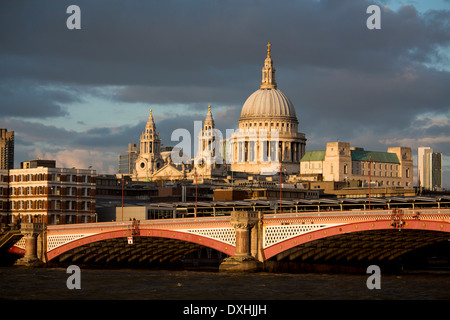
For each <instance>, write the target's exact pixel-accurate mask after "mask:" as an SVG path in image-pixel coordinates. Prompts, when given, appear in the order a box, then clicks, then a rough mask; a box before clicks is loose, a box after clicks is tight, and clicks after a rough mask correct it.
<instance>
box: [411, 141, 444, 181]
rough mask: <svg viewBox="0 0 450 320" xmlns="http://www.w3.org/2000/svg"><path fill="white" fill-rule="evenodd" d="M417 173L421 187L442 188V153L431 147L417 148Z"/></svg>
mask: <svg viewBox="0 0 450 320" xmlns="http://www.w3.org/2000/svg"><path fill="white" fill-rule="evenodd" d="M417 163H418V165H417V173H418V175H417V176H418V181H417V184H418V186H419V188H423V189H427V190H436V189H440V188H442V153H439V152H433V149H431V148H430V147H419V148H418V149H417Z"/></svg>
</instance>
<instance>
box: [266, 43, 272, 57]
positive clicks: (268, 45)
mask: <svg viewBox="0 0 450 320" xmlns="http://www.w3.org/2000/svg"><path fill="white" fill-rule="evenodd" d="M271 45H272V44H271V43H270V42H267V58H270V46H271Z"/></svg>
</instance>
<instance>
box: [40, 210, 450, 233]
mask: <svg viewBox="0 0 450 320" xmlns="http://www.w3.org/2000/svg"><path fill="white" fill-rule="evenodd" d="M394 212H395V209H390V210H350V211H321V212H313V211H311V212H297V213H277V214H273V213H272V214H264V216H263V219H267V220H271V219H282V218H305V217H308V218H321V219H323V218H330V219H333V218H334V219H339V217H347V218H352V217H353V218H357V217H366V218H369V217H370V218H374V219H383V220H389V219H391V218H392V215H393V213H394ZM402 212H403V219H411V218H419V219H425V218H428V219H433V220H435V219H444V218H445V219H449V220H450V209H437V208H432V209H402ZM229 219H230V216H219V217H217V216H216V217H196V218H195V217H192V218H174V219H151V220H140V222H139V224H140V228H142V227H146V226H154V227H155V226H162V225H169V224H173V225H177V224H179V225H181V224H186V223H194V224H195V223H202V222H206V221H207V222H226V221H229ZM132 223H133V221H112V222H97V223H81V224H63V225H48V226H47V230H48V231H49V232H51V231H57V230H61V231H62V230H66V231H69V230H71V229H80V228H82V229H83V230H85V231H86V232H89V229H99V228H101V229H122V228H123V229H127V228H129V226H131V225H132Z"/></svg>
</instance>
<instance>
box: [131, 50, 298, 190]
mask: <svg viewBox="0 0 450 320" xmlns="http://www.w3.org/2000/svg"><path fill="white" fill-rule="evenodd" d="M270 46H271V44H270V43H268V45H267V57H266V59H265V61H264V66H263V69H262V81H261V84H260V89H259V90H257V91H255V92H254V93H253V94H251V95H250V96H249V97H248V99H247V100H246V101H245V103H244V105H243V107H242V111H241V116H240V119H239V122H238V125H239V129H238V130H237V131H236V132H234V133H233V134H232V135H231V137H226V138H223V136H222V134H216V133H217V130H218V129H217V128H215V123H214V119H213V115H212V112H211V106H209V107H208V113H207V115H206V118H205V121H204V122H203V126H202V130H201V132H200V134H199V136H198V137H196V139H198V152H197V154H196V155H195V156H194V158H193V159H187V161H186V159H185V160H184V161H182V162H181V161H178V162H177V161H173V160H174V159H180V157H178V154H174V152H179V150H172V152H171V153H170V154H164V152H161V138H160V136H159V133H158V132H157V131H156V125H155V122H154V120H153V115H152V112H151V111H150V116H149V118H148V121H147V124H146V127H145V129H144V131H143V132H142V134H141V138H140V152H139V156H138V158H137V160H136V165H135V171H134V174H133V179H134V180H137V181H181V180H184V179H197V178H199V177H200V178H202V179H205V178H206V179H208V178H220V177H225V176H226V175H227V172H228V171H229V170H231V171H233V172H242V173H246V174H249V175H271V174H276V173H277V172H279V171H280V170H282V171H283V172H285V173H287V174H297V173H299V171H300V159H301V158H302V157H303V155H304V154H305V145H306V138H305V134H304V133H299V132H298V124H299V122H298V119H297V116H296V112H295V108H294V105H293V104H292V102H291V101H290V100H289V98H288V97H287V96H286V95H285V94H284V93H283V92H282V91H280V90H279V89H278V87H277V83H276V81H275V68H274V66H273V61H272V57H271V49H270Z"/></svg>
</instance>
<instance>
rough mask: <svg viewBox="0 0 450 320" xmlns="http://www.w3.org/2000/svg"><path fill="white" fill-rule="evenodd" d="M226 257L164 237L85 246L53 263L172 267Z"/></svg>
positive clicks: (210, 261)
mask: <svg viewBox="0 0 450 320" xmlns="http://www.w3.org/2000/svg"><path fill="white" fill-rule="evenodd" d="M226 256H227V255H225V254H222V253H221V252H219V251H216V250H214V249H211V248H207V247H205V246H202V245H200V244H196V243H192V242H187V241H182V240H177V239H167V238H161V237H140V236H135V237H133V244H128V240H127V238H125V237H122V238H113V239H107V240H103V241H97V242H92V243H89V244H85V245H82V246H79V247H76V248H73V249H71V250H69V251H66V252H64V253H62V254H60V255H59V256H57V257H56V258H54V259H52V261H51V262H52V263H54V264H79V265H83V264H85V265H100V266H108V265H109V266H113V267H119V266H142V267H149V266H171V267H177V266H180V265H181V264H184V263H187V264H188V265H192V264H196V263H198V261H199V260H201V261H203V262H204V263H205V261H206V263H205V264H206V265H208V264H218V261H221V260H222V259H223V258H225V257H226Z"/></svg>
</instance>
